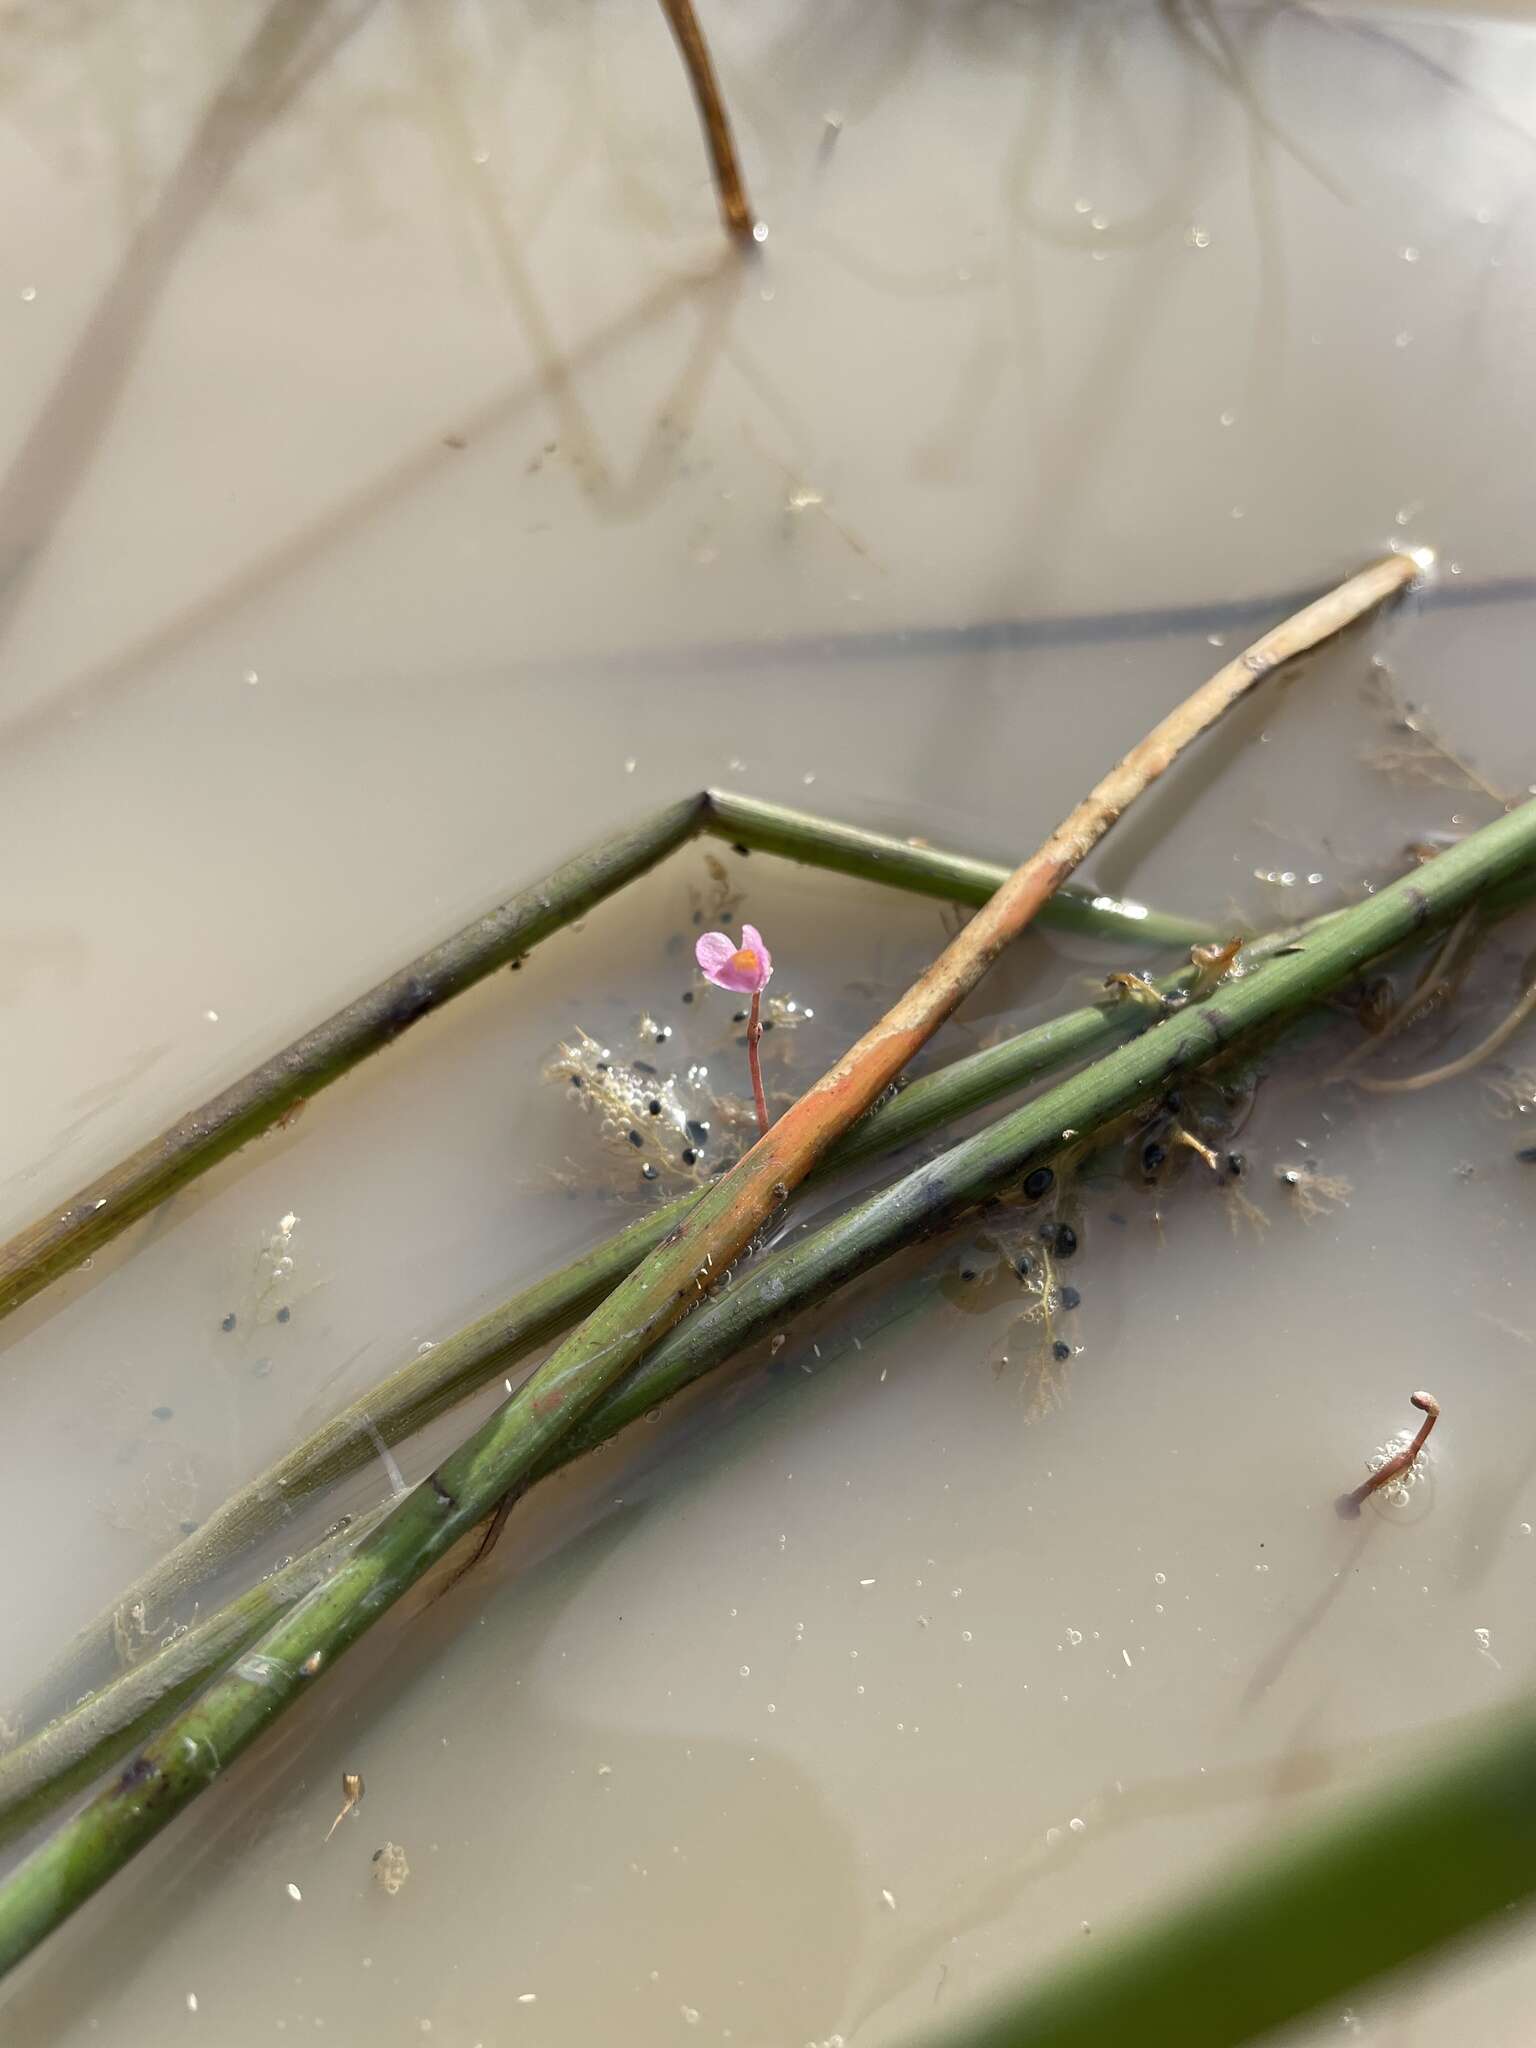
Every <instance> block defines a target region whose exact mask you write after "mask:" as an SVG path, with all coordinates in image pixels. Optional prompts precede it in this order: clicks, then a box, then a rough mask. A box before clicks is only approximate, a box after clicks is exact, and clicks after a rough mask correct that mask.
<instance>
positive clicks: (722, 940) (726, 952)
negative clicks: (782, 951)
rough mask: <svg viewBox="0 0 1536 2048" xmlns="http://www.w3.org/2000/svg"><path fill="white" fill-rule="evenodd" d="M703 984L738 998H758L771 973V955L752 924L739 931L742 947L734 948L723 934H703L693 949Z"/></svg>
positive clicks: (728, 938)
mask: <svg viewBox="0 0 1536 2048" xmlns="http://www.w3.org/2000/svg"><path fill="white" fill-rule="evenodd" d="M693 952H694V958H695V959H696V960H697V961H698V963H699V966H700V967H701V968H702V969H703V971H704V978H705V980H706V981H712V982H713V983H714V984H715V986H716V988H729V989H734V990H735V991H736V993H737V994H738V995H744V996H755V995H760V994H761V993H762V991H763V990H764V989H765V988H766V987H767V986H768V979H769V976H770V975H771V974H772V973H773V955H772V954H771V953H770V952H769V951H768V948H767V947H766V946H765V945H764V944H763V935H762V933H761V932H760V931H759V930H758V928H757V926H756V925H755V924H744V925H743V926H742V928H741V944H740V945H739V946H733V945H732V944H731V941H730V936H729V934H728V933H726V932H705V933H704V934H703V936H702V937H701V938H700V940H699V942H698V944H697V945H696V946H695V947H694V949H693Z"/></svg>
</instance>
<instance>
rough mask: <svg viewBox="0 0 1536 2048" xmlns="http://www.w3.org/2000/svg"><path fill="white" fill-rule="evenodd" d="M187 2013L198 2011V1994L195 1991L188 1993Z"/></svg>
mask: <svg viewBox="0 0 1536 2048" xmlns="http://www.w3.org/2000/svg"><path fill="white" fill-rule="evenodd" d="M187 2011H188V2012H196V2011H197V1993H196V1992H195V1991H189V1992H188V1993H187Z"/></svg>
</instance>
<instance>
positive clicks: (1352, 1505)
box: [1339, 1393, 1440, 1516]
mask: <svg viewBox="0 0 1536 2048" xmlns="http://www.w3.org/2000/svg"><path fill="white" fill-rule="evenodd" d="M1408 1399H1409V1400H1410V1401H1411V1402H1412V1404H1413V1406H1414V1407H1415V1408H1419V1409H1422V1410H1423V1414H1424V1420H1423V1422H1422V1423H1421V1424H1420V1425H1419V1433H1418V1435H1417V1436H1416V1437H1415V1438H1414V1440H1413V1442H1412V1443H1411V1444H1409V1445H1408V1447H1407V1449H1406V1450H1402V1451H1399V1452H1398V1453H1397V1456H1396V1457H1395V1458H1388V1460H1387V1462H1386V1463H1385V1465H1383V1466H1382V1468H1381V1470H1380V1471H1379V1472H1373V1473H1372V1474H1371V1476H1370V1477H1369V1478H1368V1479H1362V1480H1361V1482H1360V1484H1359V1485H1358V1486H1357V1487H1356V1488H1355V1490H1354V1492H1353V1493H1346V1494H1341V1495H1340V1497H1339V1513H1340V1514H1341V1515H1346V1516H1348V1515H1358V1514H1359V1512H1360V1510H1361V1508H1362V1507H1363V1506H1364V1505H1365V1503H1366V1502H1367V1501H1368V1500H1369V1499H1370V1497H1371V1495H1372V1494H1373V1493H1374V1492H1375V1491H1376V1489H1377V1488H1378V1487H1379V1486H1386V1485H1389V1484H1390V1483H1391V1481H1392V1480H1394V1479H1396V1477H1397V1476H1398V1474H1399V1473H1400V1472H1406V1471H1407V1470H1408V1468H1409V1466H1410V1465H1411V1464H1412V1463H1413V1461H1414V1459H1415V1458H1416V1457H1417V1456H1418V1455H1419V1453H1420V1451H1422V1450H1423V1448H1424V1446H1425V1444H1426V1443H1428V1441H1429V1432H1430V1431H1431V1430H1432V1429H1433V1428H1434V1426H1435V1420H1436V1418H1437V1416H1438V1415H1439V1413H1440V1403H1439V1402H1438V1401H1437V1400H1436V1399H1435V1397H1434V1395H1433V1394H1424V1393H1419V1394H1410V1395H1409V1396H1408Z"/></svg>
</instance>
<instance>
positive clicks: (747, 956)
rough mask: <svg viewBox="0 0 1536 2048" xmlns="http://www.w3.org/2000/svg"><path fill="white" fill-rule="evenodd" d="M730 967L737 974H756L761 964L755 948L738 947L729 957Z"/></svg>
mask: <svg viewBox="0 0 1536 2048" xmlns="http://www.w3.org/2000/svg"><path fill="white" fill-rule="evenodd" d="M731 965H732V966H733V967H734V968H735V970H736V972H737V973H738V974H756V972H757V970H758V967H759V966H760V965H761V962H760V961H759V960H758V957H757V948H756V947H755V946H738V947H737V949H736V951H735V952H734V953H733V954H732V955H731Z"/></svg>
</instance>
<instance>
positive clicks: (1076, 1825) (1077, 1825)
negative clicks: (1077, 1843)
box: [1067, 1817, 1088, 1835]
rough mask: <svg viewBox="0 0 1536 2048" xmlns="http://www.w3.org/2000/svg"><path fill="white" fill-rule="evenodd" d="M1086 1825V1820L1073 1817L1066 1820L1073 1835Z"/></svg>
mask: <svg viewBox="0 0 1536 2048" xmlns="http://www.w3.org/2000/svg"><path fill="white" fill-rule="evenodd" d="M1087 1825H1088V1823H1087V1821H1085V1820H1078V1819H1076V1818H1075V1817H1074V1818H1073V1819H1072V1820H1069V1821H1068V1822H1067V1826H1068V1827H1069V1828H1070V1829H1071V1830H1072V1832H1073V1834H1074V1835H1080V1834H1082V1833H1083V1831H1084V1829H1085V1828H1086V1827H1087Z"/></svg>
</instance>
